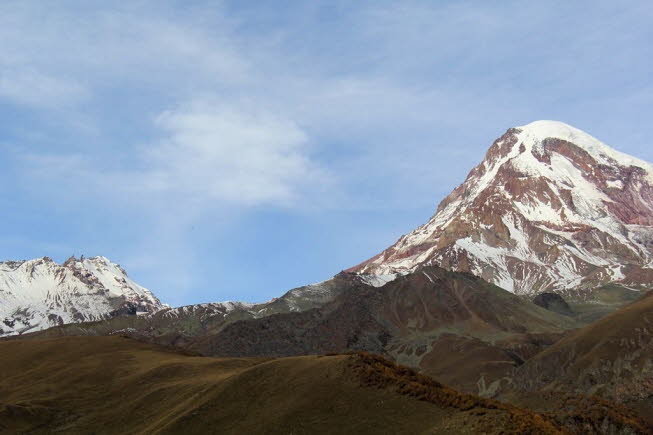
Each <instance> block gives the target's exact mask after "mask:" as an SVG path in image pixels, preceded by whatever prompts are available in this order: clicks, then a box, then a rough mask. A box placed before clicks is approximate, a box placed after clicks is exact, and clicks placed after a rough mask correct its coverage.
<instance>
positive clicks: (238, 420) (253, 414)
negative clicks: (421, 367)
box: [0, 337, 565, 434]
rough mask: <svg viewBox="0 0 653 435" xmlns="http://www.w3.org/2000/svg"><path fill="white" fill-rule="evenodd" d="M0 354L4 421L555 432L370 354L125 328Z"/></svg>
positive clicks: (17, 425)
mask: <svg viewBox="0 0 653 435" xmlns="http://www.w3.org/2000/svg"><path fill="white" fill-rule="evenodd" d="M0 355H1V357H0V373H1V374H2V376H0V432H2V433H51V432H63V433H101V434H104V433H106V434H111V433H120V434H124V433H148V434H149V433H238V434H241V433H393V434H396V433H411V434H414V433H436V434H437V433H440V434H451V433H504V434H509V433H531V434H535V433H537V434H547V433H565V431H564V430H563V429H561V428H560V426H559V425H557V424H556V423H555V422H554V421H553V418H551V417H548V416H542V415H540V414H537V413H534V412H531V411H527V410H523V409H520V408H517V407H514V406H510V405H504V404H501V403H499V402H496V401H492V400H487V399H481V398H478V397H475V396H470V395H465V394H460V393H457V392H456V391H454V390H451V389H449V388H447V387H444V386H442V385H441V384H439V383H437V382H435V381H433V380H432V379H430V378H428V377H425V376H423V375H418V374H416V373H415V372H413V371H411V370H410V369H407V368H403V367H400V366H396V365H395V364H393V363H389V362H387V361H385V360H383V359H381V358H379V357H373V356H369V355H361V354H352V355H333V356H304V357H292V358H282V359H255V358H246V359H243V358H227V359H219V358H204V357H195V356H188V355H183V354H180V353H177V352H172V351H170V350H167V349H164V348H161V347H158V346H154V345H149V344H144V343H140V342H136V341H134V340H131V339H128V338H123V337H66V338H56V339H42V340H10V341H4V342H0Z"/></svg>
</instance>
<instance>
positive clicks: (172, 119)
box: [145, 103, 324, 205]
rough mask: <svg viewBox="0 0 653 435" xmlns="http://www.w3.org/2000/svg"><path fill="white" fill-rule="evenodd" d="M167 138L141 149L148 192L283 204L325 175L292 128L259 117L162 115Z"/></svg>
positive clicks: (201, 111)
mask: <svg viewBox="0 0 653 435" xmlns="http://www.w3.org/2000/svg"><path fill="white" fill-rule="evenodd" d="M156 124H157V125H158V126H159V127H160V128H161V129H162V130H163V131H165V132H166V133H167V134H168V137H167V138H166V139H165V140H164V141H163V142H161V143H159V144H156V145H153V146H151V147H149V148H148V149H147V153H146V157H147V160H148V165H147V166H148V167H150V168H154V169H152V170H151V171H149V172H146V173H145V180H146V183H147V184H148V187H149V188H151V189H154V190H164V191H170V192H178V193H180V194H182V195H185V196H191V197H198V198H202V199H203V200H209V201H210V200H217V201H229V202H233V203H241V204H245V205H258V204H262V203H273V204H289V203H292V202H293V201H296V200H297V199H298V194H299V192H300V191H301V190H303V189H304V188H305V187H306V186H309V185H313V184H314V183H316V182H320V181H321V180H322V179H323V177H324V171H323V170H322V169H320V168H319V167H317V166H316V165H315V164H314V163H313V162H311V160H310V159H309V157H308V154H307V152H308V137H307V136H306V134H305V133H304V131H302V130H301V129H300V128H299V127H298V126H297V125H295V124H294V123H293V122H291V121H288V120H286V119H283V118H279V117H276V116H274V115H272V114H270V113H267V112H265V111H256V112H253V113H252V112H245V111H241V110H237V109H233V108H231V107H224V106H220V105H211V104H203V103H192V104H189V105H187V106H182V107H180V108H178V109H174V110H169V111H166V112H164V113H162V114H161V115H160V116H159V117H158V118H157V119H156Z"/></svg>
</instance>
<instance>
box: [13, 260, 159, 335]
mask: <svg viewBox="0 0 653 435" xmlns="http://www.w3.org/2000/svg"><path fill="white" fill-rule="evenodd" d="M161 308H164V305H163V304H162V303H161V302H160V301H159V300H158V299H157V298H156V297H155V296H154V295H153V294H152V292H150V291H149V290H148V289H146V288H144V287H141V286H140V285H138V284H136V283H135V282H134V281H132V280H131V279H129V277H128V276H127V273H126V272H125V271H124V270H123V269H122V268H121V267H120V266H119V265H117V264H115V263H112V262H111V261H109V260H108V259H107V258H105V257H93V258H84V257H81V258H79V259H78V258H74V257H71V258H69V259H68V260H67V261H66V262H65V263H64V264H61V265H60V264H57V263H55V262H54V261H52V259H50V258H48V257H43V258H39V259H35V260H29V261H7V262H2V263H0V337H2V336H5V335H15V334H22V333H24V332H28V331H29V332H32V331H37V330H39V329H46V328H49V327H51V326H57V325H63V324H64V323H78V322H88V321H95V320H103V319H107V318H110V317H113V316H116V315H119V314H136V313H138V312H152V311H157V310H159V309H161Z"/></svg>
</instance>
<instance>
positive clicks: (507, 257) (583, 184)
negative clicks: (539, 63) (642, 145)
mask: <svg viewBox="0 0 653 435" xmlns="http://www.w3.org/2000/svg"><path fill="white" fill-rule="evenodd" d="M652 260H653V167H652V166H651V165H650V164H648V163H646V162H644V161H641V160H638V159H635V158H633V157H630V156H627V155H625V154H622V153H619V152H617V151H615V150H613V149H611V148H610V147H608V146H607V145H605V144H603V143H601V142H600V141H598V140H597V139H595V138H593V137H591V136H590V135H588V134H586V133H584V132H582V131H580V130H578V129H575V128H573V127H571V126H569V125H566V124H563V123H560V122H555V121H537V122H533V123H531V124H528V125H525V126H522V127H516V128H511V129H509V130H508V131H507V132H506V133H505V134H504V135H503V136H501V137H500V138H499V139H497V140H496V141H495V142H494V144H493V145H492V146H491V147H490V149H489V151H488V152H487V155H486V157H485V159H484V160H483V162H481V164H479V165H478V166H477V167H475V168H474V169H473V170H472V171H471V172H470V174H469V175H468V177H467V179H466V180H465V182H464V183H463V184H462V185H460V186H459V187H457V188H456V189H455V190H454V191H453V192H452V193H451V194H450V195H449V196H448V197H447V198H445V199H444V200H443V201H442V203H440V205H439V206H438V209H437V212H436V214H435V215H434V216H433V217H432V218H431V220H430V221H429V222H428V223H426V224H425V225H423V226H421V227H419V228H417V229H416V230H414V231H413V232H411V233H409V234H407V235H405V236H403V237H401V238H400V239H399V240H398V241H397V242H396V243H395V244H394V245H393V246H391V247H390V248H388V249H386V250H385V251H383V252H382V253H380V254H379V255H377V256H375V257H373V258H371V259H370V260H367V261H366V262H364V263H362V264H360V265H358V266H356V267H354V268H352V269H350V271H352V272H357V273H364V274H373V275H380V276H387V275H393V274H403V273H406V272H409V271H412V270H415V268H417V267H418V266H420V265H425V264H435V265H439V266H441V267H444V268H446V269H451V270H456V271H464V272H471V273H473V274H475V275H477V276H480V277H482V278H484V279H486V280H488V281H490V282H492V283H494V284H496V285H498V286H500V287H502V288H505V289H507V290H509V291H511V292H514V293H518V294H534V293H540V292H544V291H562V290H566V289H578V288H595V287H597V286H599V285H602V284H605V283H608V282H620V283H623V284H625V285H631V286H639V285H643V286H645V285H647V284H649V283H650V282H652V281H653V269H652V268H651V262H652Z"/></svg>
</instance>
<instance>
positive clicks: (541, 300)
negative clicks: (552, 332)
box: [533, 292, 574, 316]
mask: <svg viewBox="0 0 653 435" xmlns="http://www.w3.org/2000/svg"><path fill="white" fill-rule="evenodd" d="M533 303H534V304H535V305H539V306H540V307H542V308H545V309H547V310H549V311H553V312H555V313H558V314H564V315H565V316H571V315H573V314H574V312H573V311H572V310H571V307H570V306H569V304H568V303H567V301H565V300H564V299H563V297H562V296H560V295H559V294H558V293H548V292H544V293H540V294H539V295H537V296H535V297H534V298H533Z"/></svg>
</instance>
